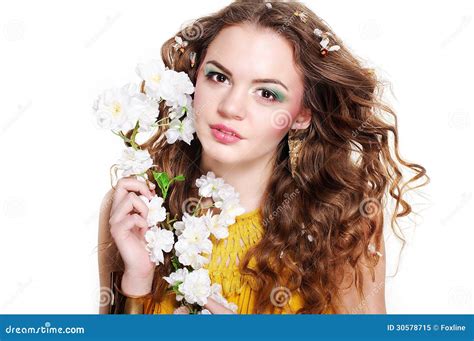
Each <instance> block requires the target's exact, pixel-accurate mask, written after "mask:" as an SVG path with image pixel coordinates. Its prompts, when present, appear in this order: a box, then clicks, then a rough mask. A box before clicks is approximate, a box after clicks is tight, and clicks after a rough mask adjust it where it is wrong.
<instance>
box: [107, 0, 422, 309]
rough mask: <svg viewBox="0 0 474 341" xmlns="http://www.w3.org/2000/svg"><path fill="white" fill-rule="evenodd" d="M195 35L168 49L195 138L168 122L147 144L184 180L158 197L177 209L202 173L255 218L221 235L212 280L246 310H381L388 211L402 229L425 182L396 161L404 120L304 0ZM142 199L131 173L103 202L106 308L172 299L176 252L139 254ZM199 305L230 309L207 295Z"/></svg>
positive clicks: (218, 18)
mask: <svg viewBox="0 0 474 341" xmlns="http://www.w3.org/2000/svg"><path fill="white" fill-rule="evenodd" d="M192 29H195V30H196V31H197V33H196V31H195V32H194V33H196V34H194V36H193V37H189V34H186V35H185V34H183V32H180V34H177V35H178V36H180V37H183V36H185V37H184V38H183V39H185V40H187V41H188V44H187V46H183V47H182V48H180V49H177V48H175V47H174V44H175V39H174V37H173V38H170V39H169V40H168V41H167V42H166V43H165V44H164V45H163V47H162V58H163V60H164V62H165V65H166V66H168V67H169V68H172V69H174V70H176V71H184V72H186V73H187V74H188V75H189V77H190V78H191V80H192V81H193V84H194V85H195V92H194V95H193V99H194V110H195V127H196V135H197V138H195V139H194V140H193V141H192V143H191V144H190V145H188V144H186V143H183V142H182V141H181V142H178V143H175V144H168V143H167V142H166V139H164V138H163V135H164V132H165V130H164V129H161V128H160V130H159V131H158V132H157V133H156V135H154V136H153V137H152V138H150V139H149V140H148V141H147V142H146V143H145V144H143V145H142V148H146V149H148V150H149V152H150V154H151V155H152V157H153V159H154V164H155V165H159V167H161V170H162V171H165V172H167V173H168V174H171V175H173V176H175V175H178V174H184V175H185V177H186V181H184V182H180V183H175V184H174V185H173V188H172V192H171V195H170V196H169V200H167V202H166V203H165V206H166V208H167V210H168V211H170V212H171V215H172V216H174V215H175V214H178V215H179V216H181V215H182V204H183V202H184V201H185V200H186V199H187V198H190V197H193V196H194V197H196V196H197V194H196V193H197V192H196V188H195V186H194V182H195V180H196V178H198V177H199V176H201V175H202V174H206V173H207V172H208V171H212V172H214V173H215V174H216V176H218V177H222V178H224V179H225V181H226V182H227V183H229V184H230V185H232V186H233V187H234V188H235V189H236V191H237V192H239V193H240V199H241V204H242V206H243V207H244V208H245V209H246V213H244V214H242V215H241V216H238V217H237V219H236V223H235V224H234V225H231V226H230V227H229V234H230V235H229V237H228V238H227V239H225V240H221V241H219V242H217V241H214V249H213V252H212V257H211V260H210V263H209V264H208V269H209V272H210V276H211V280H212V282H213V283H215V282H217V283H221V284H222V287H223V295H224V297H226V298H227V300H228V301H229V302H232V303H235V304H237V306H238V313H241V314H247V313H257V314H258V313H312V314H320V313H385V312H386V308H385V291H384V283H385V252H384V239H383V224H384V217H383V209H382V208H383V207H384V206H385V205H386V204H387V199H394V202H395V209H394V211H393V212H392V216H391V227H392V228H393V229H394V230H395V232H397V230H396V219H397V218H399V217H402V216H406V215H408V214H409V213H410V212H411V207H410V205H409V204H408V203H407V202H406V201H405V200H404V199H403V195H404V193H405V192H406V190H407V189H409V187H408V185H409V184H410V183H412V182H415V181H417V180H419V179H421V178H424V179H425V181H424V183H422V184H421V185H423V184H426V183H427V182H428V177H427V176H426V172H425V169H424V168H423V167H422V166H420V165H417V164H413V163H407V162H406V161H404V160H402V159H401V157H400V156H399V152H398V133H397V123H396V116H395V113H394V112H393V111H392V110H391V108H390V107H388V106H387V105H385V104H383V103H382V102H381V100H380V98H379V94H380V92H379V90H381V89H380V87H381V82H380V81H379V80H378V79H377V77H376V75H375V73H374V71H373V70H372V69H369V68H366V67H364V66H363V65H362V63H361V62H360V61H359V60H358V59H357V58H356V57H355V56H353V55H352V54H351V53H350V52H349V50H348V49H347V48H346V47H345V46H344V45H343V43H342V42H341V40H340V39H339V38H338V37H337V36H336V35H335V34H334V33H333V32H332V31H331V30H330V28H329V27H328V26H327V24H326V23H325V22H324V21H323V20H321V19H320V18H319V17H317V16H316V15H315V14H314V13H313V12H311V10H309V9H308V8H307V7H305V6H304V5H303V4H301V3H298V2H279V1H278V2H276V1H275V2H271V3H270V2H263V1H237V2H234V3H232V4H230V5H229V6H227V7H225V8H223V9H222V10H220V11H219V12H218V13H215V14H213V15H209V16H206V17H203V18H200V19H198V20H197V21H196V22H195V23H194V25H193V27H192ZM191 53H195V55H196V59H195V65H193V63H191V62H190V55H191ZM166 115H167V113H166V110H163V111H162V113H161V114H160V116H159V117H158V118H159V119H161V118H163V117H166ZM388 118H392V119H393V122H390V120H389V119H388ZM392 141H393V143H392ZM402 168H405V169H406V170H411V171H412V172H413V176H412V177H410V178H409V179H408V180H407V179H404V177H403V176H402ZM149 178H152V177H149ZM421 185H420V186H421ZM417 187H419V186H417ZM412 188H413V187H412ZM140 194H142V195H145V196H147V197H148V198H151V196H152V195H154V194H155V192H154V189H153V188H149V187H147V185H146V184H145V183H144V182H141V181H138V180H136V179H134V178H125V179H121V180H119V182H118V183H117V185H116V186H115V189H113V190H111V191H110V192H109V193H108V194H107V195H106V197H105V199H104V202H103V206H102V210H101V217H100V232H99V243H100V244H107V247H105V248H103V249H102V250H101V251H100V253H99V267H100V277H101V286H102V287H104V288H113V290H114V292H115V298H116V299H115V301H114V302H113V305H112V306H111V307H110V306H109V305H108V304H105V305H103V306H101V309H100V311H101V313H165V314H166V313H173V312H175V308H176V307H177V306H178V304H177V303H178V302H177V301H176V299H175V297H174V296H173V294H172V293H170V292H169V291H166V287H167V283H166V282H165V281H164V280H163V279H162V277H163V276H167V275H168V274H169V273H170V272H171V262H170V259H169V257H167V258H165V263H164V265H160V266H155V264H154V263H152V262H151V261H150V260H149V256H148V252H147V251H146V250H145V247H144V246H145V245H146V242H145V241H144V233H145V231H146V227H147V224H146V219H145V218H146V214H147V207H146V205H144V203H143V202H142V201H141V200H140V199H139V198H138V196H139V195H140ZM397 235H399V234H397ZM114 284H115V285H114ZM205 308H207V309H208V310H210V311H211V313H213V314H220V313H231V311H230V310H228V309H227V308H225V307H224V306H222V305H220V304H218V303H217V302H215V301H213V300H209V303H208V304H207V305H206V306H205ZM179 312H181V313H183V312H184V313H186V311H182V310H181V311H179ZM176 313H177V311H176Z"/></svg>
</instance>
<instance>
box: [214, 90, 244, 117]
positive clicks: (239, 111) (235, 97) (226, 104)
mask: <svg viewBox="0 0 474 341" xmlns="http://www.w3.org/2000/svg"><path fill="white" fill-rule="evenodd" d="M246 95H247V91H246V90H245V89H243V88H241V89H239V88H237V87H233V88H231V89H230V90H229V92H227V93H226V94H225V95H224V97H223V98H222V99H221V101H220V103H219V106H218V108H217V110H218V112H219V114H220V115H221V116H223V117H226V118H231V119H235V120H239V121H242V120H243V119H244V118H245V117H246V116H247V114H246V112H245V101H246Z"/></svg>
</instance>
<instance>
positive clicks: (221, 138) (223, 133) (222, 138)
mask: <svg viewBox="0 0 474 341" xmlns="http://www.w3.org/2000/svg"><path fill="white" fill-rule="evenodd" d="M210 127H211V132H212V135H213V136H214V138H215V139H216V140H217V141H218V142H221V143H225V144H230V143H235V142H238V141H240V140H242V139H243V138H242V136H240V135H239V133H237V132H236V131H235V130H234V129H232V128H229V127H227V126H226V125H224V124H212V125H211V126H210ZM229 133H232V134H235V135H230V134H229Z"/></svg>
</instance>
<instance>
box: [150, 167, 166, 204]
mask: <svg viewBox="0 0 474 341" xmlns="http://www.w3.org/2000/svg"><path fill="white" fill-rule="evenodd" d="M152 172H153V177H154V178H155V180H156V183H157V184H158V187H160V189H161V194H162V197H163V199H166V196H167V195H168V188H169V185H170V179H169V177H168V174H166V173H165V172H155V171H152Z"/></svg>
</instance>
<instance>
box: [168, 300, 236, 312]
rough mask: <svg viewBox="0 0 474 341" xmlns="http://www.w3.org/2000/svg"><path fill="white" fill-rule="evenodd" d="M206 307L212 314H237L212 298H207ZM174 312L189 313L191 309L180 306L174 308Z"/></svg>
mask: <svg viewBox="0 0 474 341" xmlns="http://www.w3.org/2000/svg"><path fill="white" fill-rule="evenodd" d="M204 308H205V309H207V310H209V311H210V312H211V314H235V313H234V312H233V311H232V310H230V309H227V308H226V307H224V306H223V305H222V304H220V303H217V302H216V301H215V300H213V299H212V298H208V299H207V304H205V305H204ZM173 314H175V315H185V314H189V309H188V308H187V307H179V308H176V309H175V310H174V312H173Z"/></svg>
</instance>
